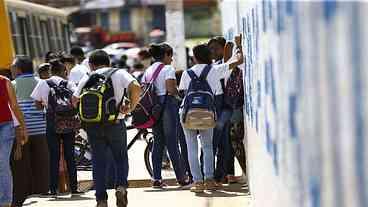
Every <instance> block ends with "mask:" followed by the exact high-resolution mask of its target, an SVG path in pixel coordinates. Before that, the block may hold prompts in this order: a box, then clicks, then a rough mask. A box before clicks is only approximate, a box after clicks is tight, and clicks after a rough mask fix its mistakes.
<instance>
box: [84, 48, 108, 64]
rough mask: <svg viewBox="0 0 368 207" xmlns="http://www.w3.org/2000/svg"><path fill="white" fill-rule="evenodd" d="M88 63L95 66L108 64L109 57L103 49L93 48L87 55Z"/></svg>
mask: <svg viewBox="0 0 368 207" xmlns="http://www.w3.org/2000/svg"><path fill="white" fill-rule="evenodd" d="M89 63H90V64H92V65H93V66H95V67H99V66H110V57H109V55H108V54H107V53H106V52H105V51H103V50H95V51H93V52H92V54H91V55H90V56H89Z"/></svg>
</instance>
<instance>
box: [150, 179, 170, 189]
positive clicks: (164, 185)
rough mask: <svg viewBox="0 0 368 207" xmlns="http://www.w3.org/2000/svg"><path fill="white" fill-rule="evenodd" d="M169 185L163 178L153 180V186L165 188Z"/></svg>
mask: <svg viewBox="0 0 368 207" xmlns="http://www.w3.org/2000/svg"><path fill="white" fill-rule="evenodd" d="M165 187H167V185H166V183H164V182H162V180H155V181H153V182H152V188H165Z"/></svg>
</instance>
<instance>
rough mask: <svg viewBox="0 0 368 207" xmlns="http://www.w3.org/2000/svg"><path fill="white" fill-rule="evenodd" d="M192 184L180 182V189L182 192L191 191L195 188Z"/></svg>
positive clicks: (187, 181)
mask: <svg viewBox="0 0 368 207" xmlns="http://www.w3.org/2000/svg"><path fill="white" fill-rule="evenodd" d="M192 183H193V182H191V181H190V180H184V181H178V184H179V188H180V189H182V190H188V189H190V188H191V187H192V186H193V185H192Z"/></svg>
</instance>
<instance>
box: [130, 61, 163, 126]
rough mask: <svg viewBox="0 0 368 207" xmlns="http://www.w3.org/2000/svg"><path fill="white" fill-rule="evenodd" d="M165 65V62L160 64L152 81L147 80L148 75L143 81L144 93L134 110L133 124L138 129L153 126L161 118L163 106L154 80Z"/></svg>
mask: <svg viewBox="0 0 368 207" xmlns="http://www.w3.org/2000/svg"><path fill="white" fill-rule="evenodd" d="M164 66H165V65H164V64H160V65H159V66H158V67H157V69H156V70H155V72H154V73H153V75H152V77H151V79H150V81H148V82H147V77H146V78H145V79H146V80H145V81H144V83H142V94H141V96H140V99H139V103H138V104H137V107H136V108H135V109H134V111H133V112H132V124H133V126H134V127H135V128H137V129H147V128H152V127H153V126H154V125H155V123H157V121H158V120H159V119H160V116H161V112H162V110H163V106H162V105H161V104H160V102H159V98H158V96H157V94H156V87H155V85H154V82H155V80H156V79H157V77H158V75H159V74H160V72H161V70H162V69H163V68H164Z"/></svg>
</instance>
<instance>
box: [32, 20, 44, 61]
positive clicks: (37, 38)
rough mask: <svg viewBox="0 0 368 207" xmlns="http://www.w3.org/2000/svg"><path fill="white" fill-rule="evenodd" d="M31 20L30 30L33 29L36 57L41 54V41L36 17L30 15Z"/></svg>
mask: <svg viewBox="0 0 368 207" xmlns="http://www.w3.org/2000/svg"><path fill="white" fill-rule="evenodd" d="M30 19H31V22H32V28H33V29H32V31H33V45H34V48H35V51H36V53H35V55H36V57H38V58H39V57H41V56H42V52H41V51H42V48H41V45H40V43H41V41H40V29H39V26H38V21H37V20H36V17H35V16H34V15H32V16H30Z"/></svg>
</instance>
